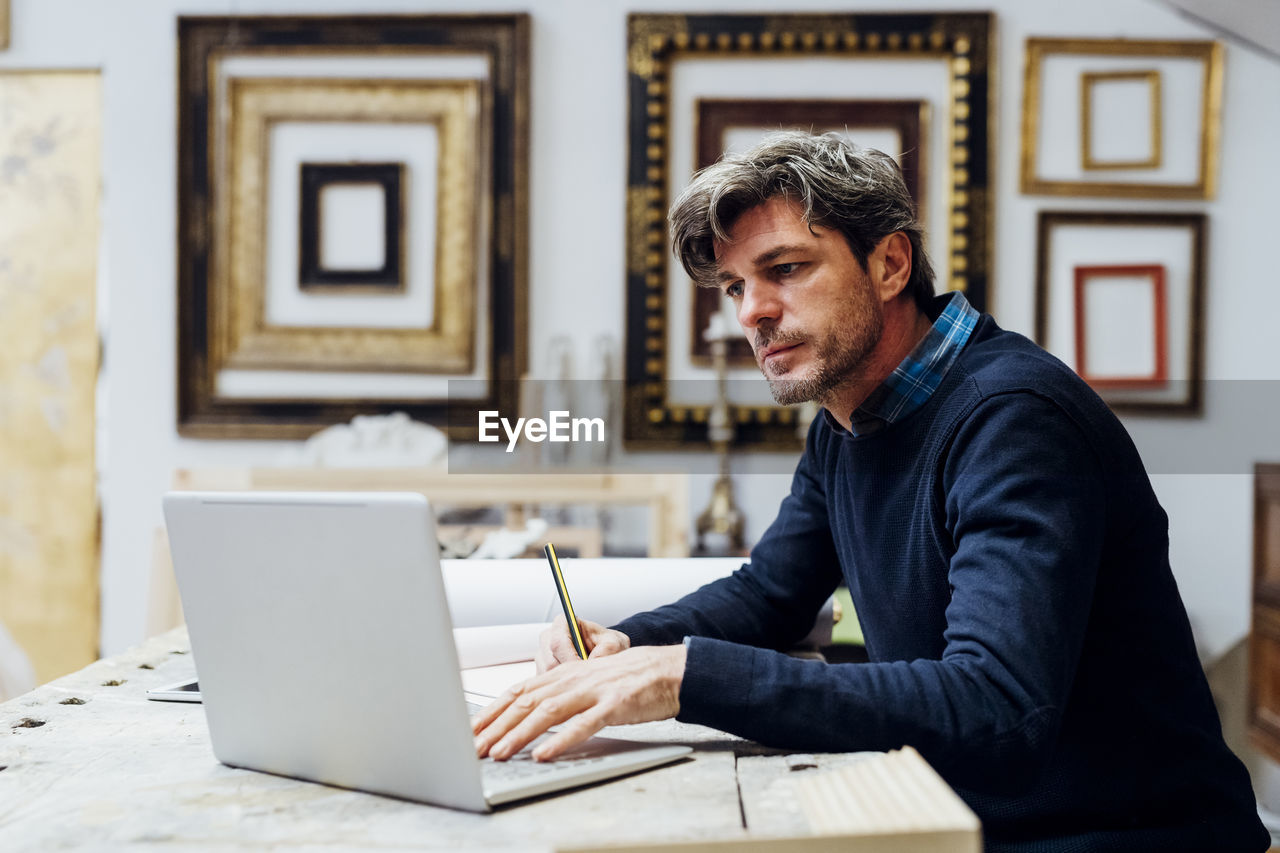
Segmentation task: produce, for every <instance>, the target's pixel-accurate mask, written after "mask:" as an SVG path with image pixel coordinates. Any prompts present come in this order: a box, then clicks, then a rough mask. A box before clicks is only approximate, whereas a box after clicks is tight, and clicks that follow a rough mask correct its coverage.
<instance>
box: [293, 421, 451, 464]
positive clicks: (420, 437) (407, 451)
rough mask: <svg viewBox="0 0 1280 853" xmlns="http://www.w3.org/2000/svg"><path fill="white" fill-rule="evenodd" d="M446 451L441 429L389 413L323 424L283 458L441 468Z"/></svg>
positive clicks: (296, 462) (447, 440)
mask: <svg viewBox="0 0 1280 853" xmlns="http://www.w3.org/2000/svg"><path fill="white" fill-rule="evenodd" d="M448 452H449V439H448V438H447V437H446V436H445V434H444V433H443V432H441V431H440V430H438V429H436V428H435V427H433V426H431V425H430V424H424V423H421V422H420V421H415V420H412V419H411V418H410V417H409V416H408V415H407V414H405V413H404V412H392V413H391V414H389V415H356V416H355V417H354V418H352V419H351V423H349V424H336V425H334V426H331V427H326V428H325V429H322V430H320V432H318V433H316V434H315V435H313V436H311V437H310V438H308V439H307V440H306V442H305V443H304V444H303V445H302V448H301V449H300V450H296V451H293V452H291V453H290V454H289V458H286V459H284V460H282V461H283V462H284V463H285V464H288V465H315V466H319V467H326V468H402V467H428V468H430V467H443V465H444V464H445V459H446V457H447V455H448Z"/></svg>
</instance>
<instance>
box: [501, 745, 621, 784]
mask: <svg viewBox="0 0 1280 853" xmlns="http://www.w3.org/2000/svg"><path fill="white" fill-rule="evenodd" d="M606 758H607V756H595V757H594V758H560V759H557V760H555V761H534V760H533V756H532V755H529V754H528V753H526V752H519V753H517V754H515V755H513V756H512V757H511V758H509V759H507V760H506V761H494V760H493V759H491V758H487V759H485V760H484V761H483V762H481V772H482V773H483V774H484V776H485V778H486V779H493V780H496V781H504V782H505V781H507V780H509V779H510V780H514V779H531V778H535V777H539V776H548V775H551V774H554V773H565V772H568V771H570V770H577V769H579V768H581V767H589V766H591V765H593V764H600V763H601V762H603V761H604V760H605V759H606Z"/></svg>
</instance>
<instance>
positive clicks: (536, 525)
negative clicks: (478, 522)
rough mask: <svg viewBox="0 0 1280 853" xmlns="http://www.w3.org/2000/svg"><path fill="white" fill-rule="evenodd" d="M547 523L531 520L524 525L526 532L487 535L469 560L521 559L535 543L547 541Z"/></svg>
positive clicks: (513, 531) (542, 520) (508, 531)
mask: <svg viewBox="0 0 1280 853" xmlns="http://www.w3.org/2000/svg"><path fill="white" fill-rule="evenodd" d="M546 535H547V522H546V520H545V519H542V518H531V519H529V520H528V521H526V522H525V523H524V530H506V529H503V530H495V531H493V532H492V533H486V534H485V537H484V541H483V542H481V543H480V547H479V548H477V549H475V550H474V551H472V552H471V554H470V555H469V556H468V557H467V559H468V560H510V559H512V558H513V557H519V556H520V555H521V554H523V553H524V552H525V550H526V549H527V548H528V547H529V546H530V545H532V544H533V543H535V542H538V541H539V540H542V539H545V538H546Z"/></svg>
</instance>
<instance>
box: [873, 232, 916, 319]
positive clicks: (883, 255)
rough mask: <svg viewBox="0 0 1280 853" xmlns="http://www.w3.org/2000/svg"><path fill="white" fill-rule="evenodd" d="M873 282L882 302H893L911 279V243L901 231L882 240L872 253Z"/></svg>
mask: <svg viewBox="0 0 1280 853" xmlns="http://www.w3.org/2000/svg"><path fill="white" fill-rule="evenodd" d="M870 261H871V263H870V264H869V266H870V267H871V272H872V276H871V281H872V284H873V285H874V286H875V288H876V291H877V292H878V293H879V294H880V301H881V302H886V303H887V302H892V301H893V300H894V299H895V298H897V296H898V295H899V294H900V293H902V291H903V289H904V288H906V286H907V282H908V281H909V280H910V279H911V241H910V240H909V239H907V235H906V234H903V233H902V232H901V231H894V232H893V233H892V234H887V235H885V236H884V237H882V238H881V240H880V242H879V243H877V244H876V247H875V249H873V250H872V252H871V258H870Z"/></svg>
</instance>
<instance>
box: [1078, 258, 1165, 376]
mask: <svg viewBox="0 0 1280 853" xmlns="http://www.w3.org/2000/svg"><path fill="white" fill-rule="evenodd" d="M1164 277H1165V276H1164V267H1163V266H1162V265H1160V264H1113V265H1108V266H1078V267H1076V268H1075V364H1076V372H1077V373H1079V374H1080V378H1082V379H1084V381H1085V382H1088V383H1089V384H1090V385H1092V386H1093V387H1094V388H1095V389H1097V388H1145V389H1150V390H1159V389H1162V388H1164V387H1165V383H1166V382H1168V380H1169V374H1168V360H1169V351H1168V341H1167V339H1166V333H1165V332H1166V316H1165V315H1166V313H1167V310H1166V303H1165V288H1164Z"/></svg>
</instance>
